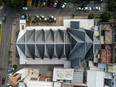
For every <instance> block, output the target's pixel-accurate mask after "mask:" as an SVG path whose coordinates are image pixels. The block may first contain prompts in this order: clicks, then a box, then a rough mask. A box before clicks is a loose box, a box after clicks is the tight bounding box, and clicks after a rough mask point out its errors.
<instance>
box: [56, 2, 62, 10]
mask: <svg viewBox="0 0 116 87" xmlns="http://www.w3.org/2000/svg"><path fill="white" fill-rule="evenodd" d="M61 4H62V2H61V1H58V5H57V7H56V8H57V9H59V8H60V6H61Z"/></svg>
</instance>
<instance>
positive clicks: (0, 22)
mask: <svg viewBox="0 0 116 87" xmlns="http://www.w3.org/2000/svg"><path fill="white" fill-rule="evenodd" d="M0 24H1V35H0V45H1V37H2V21H1V20H0Z"/></svg>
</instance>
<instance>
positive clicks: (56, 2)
mask: <svg viewBox="0 0 116 87" xmlns="http://www.w3.org/2000/svg"><path fill="white" fill-rule="evenodd" d="M57 4H58V1H57V0H56V1H55V3H54V5H53V7H54V8H55V7H56V6H57Z"/></svg>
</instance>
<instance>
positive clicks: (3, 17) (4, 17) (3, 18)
mask: <svg viewBox="0 0 116 87" xmlns="http://www.w3.org/2000/svg"><path fill="white" fill-rule="evenodd" d="M2 21H3V22H5V21H6V14H3V15H2Z"/></svg>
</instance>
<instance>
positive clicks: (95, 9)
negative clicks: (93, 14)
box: [93, 7, 101, 11]
mask: <svg viewBox="0 0 116 87" xmlns="http://www.w3.org/2000/svg"><path fill="white" fill-rule="evenodd" d="M100 9H101V8H100V7H93V10H94V11H99V10H100Z"/></svg>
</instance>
